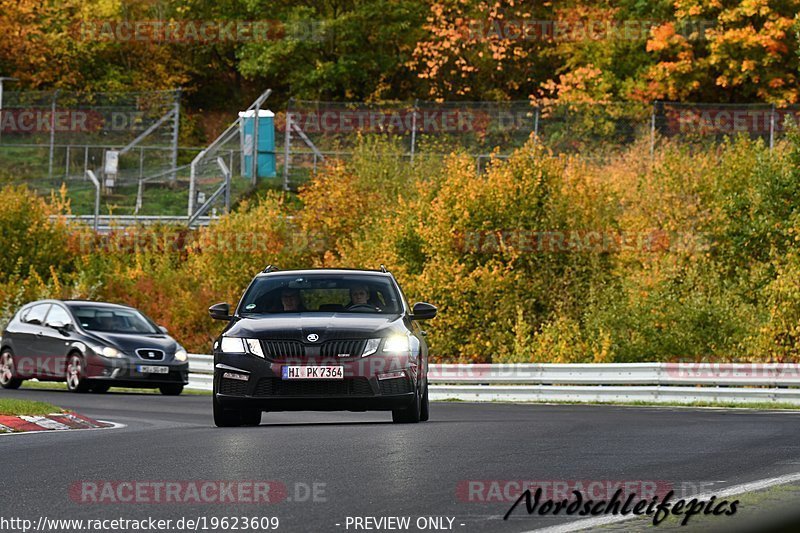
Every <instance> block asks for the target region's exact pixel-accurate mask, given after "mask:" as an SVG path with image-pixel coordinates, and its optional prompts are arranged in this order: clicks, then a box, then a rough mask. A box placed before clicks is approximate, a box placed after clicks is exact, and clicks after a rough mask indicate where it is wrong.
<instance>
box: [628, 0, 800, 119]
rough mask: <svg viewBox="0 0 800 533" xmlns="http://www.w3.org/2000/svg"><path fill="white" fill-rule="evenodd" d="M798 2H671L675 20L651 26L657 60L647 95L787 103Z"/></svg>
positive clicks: (799, 94) (792, 83)
mask: <svg viewBox="0 0 800 533" xmlns="http://www.w3.org/2000/svg"><path fill="white" fill-rule="evenodd" d="M798 12H800V1H799V0H772V1H770V0H748V1H739V0H736V1H734V0H726V1H720V0H675V2H674V13H675V16H674V18H675V20H674V21H670V22H665V23H664V24H662V25H660V26H658V27H656V28H654V29H653V32H652V36H651V38H650V39H649V41H648V42H647V50H648V52H650V53H652V54H653V55H654V56H655V57H656V58H657V60H658V62H657V63H656V64H655V65H653V66H652V67H651V68H650V69H649V71H648V73H647V80H648V87H647V91H646V92H645V93H644V96H645V97H649V98H663V99H669V100H694V101H708V102H719V101H723V102H726V101H729V102H751V101H761V102H771V103H774V104H778V105H784V104H792V103H795V102H797V101H798V99H799V98H800V88H798V66H800V62H798V55H797V50H798V42H797V32H796V26H795V24H796V16H797V13H798Z"/></svg>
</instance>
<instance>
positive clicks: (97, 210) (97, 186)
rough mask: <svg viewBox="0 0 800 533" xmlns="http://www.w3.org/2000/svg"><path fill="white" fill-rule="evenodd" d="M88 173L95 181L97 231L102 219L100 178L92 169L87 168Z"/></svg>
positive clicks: (95, 225) (95, 220)
mask: <svg viewBox="0 0 800 533" xmlns="http://www.w3.org/2000/svg"><path fill="white" fill-rule="evenodd" d="M86 175H87V176H89V179H90V180H92V183H94V231H95V233H97V225H98V223H99V220H100V180H98V179H97V176H95V174H94V172H92V171H91V170H87V171H86Z"/></svg>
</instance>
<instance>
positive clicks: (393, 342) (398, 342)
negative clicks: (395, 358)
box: [383, 335, 408, 353]
mask: <svg viewBox="0 0 800 533" xmlns="http://www.w3.org/2000/svg"><path fill="white" fill-rule="evenodd" d="M383 351H384V352H395V353H397V352H407V351H408V337H406V336H405V335H393V336H391V337H387V339H386V342H384V343H383Z"/></svg>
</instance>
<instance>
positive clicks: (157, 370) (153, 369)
mask: <svg viewBox="0 0 800 533" xmlns="http://www.w3.org/2000/svg"><path fill="white" fill-rule="evenodd" d="M136 370H138V371H139V372H141V373H142V374H169V367H167V366H145V365H139V366H137V367H136Z"/></svg>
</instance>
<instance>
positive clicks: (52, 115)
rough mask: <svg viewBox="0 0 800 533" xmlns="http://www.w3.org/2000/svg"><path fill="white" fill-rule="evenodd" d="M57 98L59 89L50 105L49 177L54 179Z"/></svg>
mask: <svg viewBox="0 0 800 533" xmlns="http://www.w3.org/2000/svg"><path fill="white" fill-rule="evenodd" d="M56 100H58V90H56V92H54V93H53V103H52V105H51V107H50V161H49V162H48V164H47V179H48V180H52V179H53V157H54V156H55V148H56V147H55V143H56Z"/></svg>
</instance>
